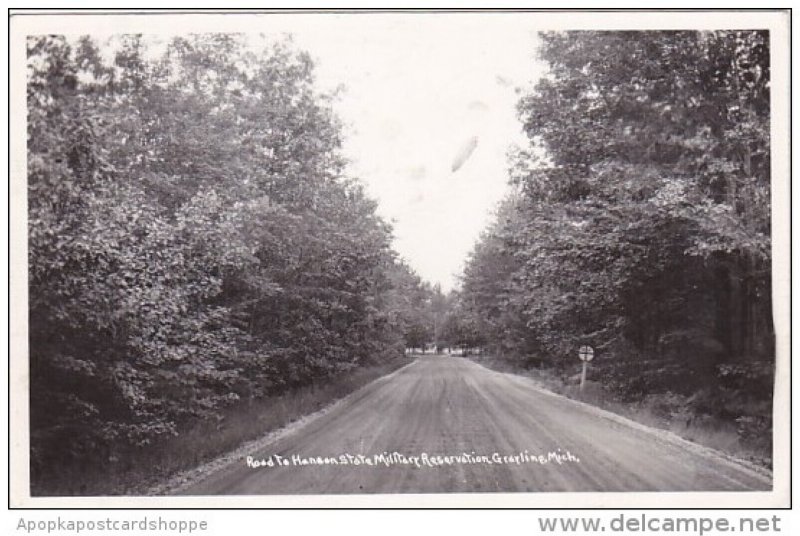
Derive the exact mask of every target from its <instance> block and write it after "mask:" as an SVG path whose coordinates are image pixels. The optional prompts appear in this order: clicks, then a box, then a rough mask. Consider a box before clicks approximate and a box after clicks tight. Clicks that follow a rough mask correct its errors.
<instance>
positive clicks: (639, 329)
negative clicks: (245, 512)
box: [9, 10, 790, 508]
mask: <svg viewBox="0 0 800 536" xmlns="http://www.w3.org/2000/svg"><path fill="white" fill-rule="evenodd" d="M10 22H11V26H10V29H11V38H10V46H11V55H12V57H11V71H10V72H11V77H10V83H11V91H10V99H11V114H12V125H11V126H12V129H11V133H10V135H9V139H10V143H11V149H12V158H11V178H10V210H11V243H10V245H11V263H12V270H11V289H12V292H11V297H10V299H11V315H10V318H11V337H10V341H11V351H10V375H9V381H10V387H9V388H10V390H11V399H10V419H11V429H10V448H11V460H10V463H11V468H10V479H11V497H10V500H11V503H12V504H16V505H21V506H26V507H37V506H45V505H52V504H74V505H76V506H89V505H95V506H97V505H99V506H103V505H113V506H120V505H145V506H149V507H159V506H174V505H177V506H192V505H200V506H203V505H206V506H208V505H216V506H223V507H237V506H244V507H257V508H261V507H271V506H275V505H301V506H302V505H306V506H328V505H334V506H337V505H344V506H352V505H355V504H360V505H366V506H374V505H383V506H405V505H414V506H423V507H424V506H426V505H433V506H437V505H438V506H465V507H469V506H476V505H479V506H501V505H511V506H523V507H537V506H553V505H557V506H563V507H570V508H571V507H587V506H599V507H622V506H629V505H637V506H643V507H659V506H675V507H697V506H700V505H702V506H704V507H709V508H716V507H730V506H740V507H741V506H749V507H753V506H759V505H763V506H769V507H781V506H785V505H786V504H788V502H789V455H790V453H789V447H788V446H789V440H790V414H789V396H790V387H789V382H790V373H789V370H790V369H789V364H790V363H789V362H790V355H789V339H790V326H789V239H788V233H789V225H790V208H789V207H790V196H789V186H790V174H789V141H788V139H789V111H788V110H789V105H788V102H789V95H790V88H789V52H790V50H789V22H790V14H789V12H788V11H787V10H784V11H780V10H771V11H770V10H764V11H752V12H747V11H708V12H702V11H697V12H692V11H685V12H666V11H663V12H659V11H649V12H647V11H645V12H625V11H616V12H610V11H597V12H592V11H572V12H570V11H555V10H553V11H547V10H544V11H542V10H539V11H519V10H518V11H504V10H495V11H493V10H472V11H466V10H465V11H448V10H428V11H426V10H418V11H391V10H373V11H334V10H331V11H324V10H319V11H303V10H298V11H288V10H284V11H269V12H267V11H264V12H246V13H245V12H236V11H231V12H205V13H204V12H192V13H179V12H169V11H161V12H159V11H151V12H130V13H121V12H113V11H109V12H72V13H61V14H60V13H58V12H49V13H48V12H43V13H32V12H29V13H25V12H22V13H18V14H16V15H13V16H11V18H10ZM53 501H56V503H54V502H53ZM58 501H72V502H66V503H65V502H58ZM137 501H138V502H137Z"/></svg>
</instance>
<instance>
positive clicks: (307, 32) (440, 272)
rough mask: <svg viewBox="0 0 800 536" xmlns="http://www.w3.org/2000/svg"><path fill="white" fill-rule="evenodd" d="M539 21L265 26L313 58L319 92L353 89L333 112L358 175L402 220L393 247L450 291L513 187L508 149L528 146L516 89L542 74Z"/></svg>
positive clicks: (282, 22)
mask: <svg viewBox="0 0 800 536" xmlns="http://www.w3.org/2000/svg"><path fill="white" fill-rule="evenodd" d="M532 16H534V15H533V14H519V13H517V14H492V15H489V16H487V15H482V16H474V15H470V14H448V15H447V16H442V15H437V14H428V15H424V16H421V15H419V14H410V15H398V14H392V15H383V14H370V15H365V14H362V15H330V14H329V15H325V16H316V17H314V16H303V17H297V16H294V17H292V16H289V17H284V16H271V17H269V18H267V19H265V20H264V24H259V28H260V29H261V30H262V31H264V32H265V33H266V34H267V35H269V34H270V33H289V34H291V35H292V37H293V40H294V42H295V43H296V45H297V46H298V48H301V49H304V50H306V51H308V52H309V53H310V54H311V56H312V57H313V58H314V59H315V64H316V76H317V83H318V87H319V88H320V89H321V90H323V91H329V90H333V89H334V88H336V87H338V86H344V91H343V92H342V93H341V94H340V96H339V97H338V99H337V100H336V101H334V104H333V106H334V109H335V111H336V113H337V115H338V116H339V117H340V118H341V119H342V121H343V122H344V125H345V143H344V152H345V156H346V157H347V158H348V159H349V160H350V162H351V164H350V173H351V174H353V175H354V176H356V177H358V178H360V179H361V180H362V181H363V182H364V183H365V184H366V186H367V190H368V192H369V194H370V196H371V197H373V198H374V199H376V200H377V201H378V203H379V208H378V212H379V214H380V215H381V216H383V217H384V218H385V219H387V220H388V221H391V222H392V224H393V227H394V236H395V242H394V249H395V250H396V251H397V252H398V253H399V254H400V256H401V257H403V258H404V259H405V260H406V261H407V262H408V263H409V264H410V265H411V267H412V268H414V270H415V271H416V272H417V273H418V274H419V275H420V276H421V277H422V278H423V279H425V280H427V281H429V282H430V283H432V284H436V283H438V284H440V285H441V287H442V288H443V289H444V290H445V291H447V290H450V289H452V288H454V287H455V286H457V284H458V275H459V274H460V273H461V271H462V268H463V266H464V261H465V260H466V258H467V256H468V254H469V252H470V250H471V249H472V247H473V245H474V244H475V242H476V241H477V240H478V238H479V236H480V233H481V231H482V230H483V229H485V228H486V226H487V225H488V223H490V221H491V218H492V214H493V211H494V209H495V207H496V205H497V203H498V202H499V201H500V200H501V199H502V197H503V196H504V194H505V193H506V191H507V188H508V186H507V176H508V173H507V168H508V161H507V156H506V155H507V153H508V151H509V149H510V148H511V146H512V145H515V144H516V145H525V144H526V139H525V136H524V134H523V133H522V128H521V123H520V122H519V120H518V118H517V114H516V103H517V100H518V99H519V93H518V91H520V90H522V91H524V90H525V89H526V88H529V87H531V86H532V84H533V83H534V82H535V80H536V79H537V78H538V77H539V75H540V73H541V72H542V70H543V68H542V66H541V65H540V64H538V62H537V61H536V52H535V47H536V30H535V29H532V26H535V24H532V21H531V20H530V18H531V17H532ZM473 147H474V149H473V150H472V151H471V153H470V149H471V148H473ZM458 157H461V159H462V160H464V162H463V164H462V165H461V166H460V167H459V168H458V169H457V170H456V171H453V167H454V162H455V161H456V160H457V159H458Z"/></svg>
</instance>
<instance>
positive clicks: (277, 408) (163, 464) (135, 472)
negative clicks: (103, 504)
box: [32, 356, 414, 496]
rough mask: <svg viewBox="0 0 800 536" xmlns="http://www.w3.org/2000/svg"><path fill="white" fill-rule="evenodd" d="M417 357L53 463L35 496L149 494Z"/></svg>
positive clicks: (361, 369) (405, 358) (355, 373)
mask: <svg viewBox="0 0 800 536" xmlns="http://www.w3.org/2000/svg"><path fill="white" fill-rule="evenodd" d="M413 359H414V358H413V357H412V356H407V357H400V358H397V359H394V360H391V361H388V362H386V363H380V364H376V365H368V366H364V367H361V368H358V369H355V370H353V371H350V372H347V373H342V374H340V375H337V376H334V377H332V378H330V379H328V380H327V381H326V382H325V383H319V384H314V385H309V386H306V387H301V388H299V389H296V390H294V391H291V392H288V393H285V394H283V395H281V396H275V397H269V398H265V399H262V400H255V401H251V402H242V403H239V404H236V405H233V406H231V407H229V408H226V409H225V410H224V411H223V414H222V419H220V420H219V421H216V420H214V421H201V422H198V423H196V424H195V426H193V427H192V428H191V429H188V430H185V431H183V432H182V433H181V434H180V435H178V436H175V437H171V438H168V439H166V440H164V441H161V442H159V443H156V444H153V445H151V446H149V447H144V448H130V449H126V450H125V451H124V452H119V453H117V454H116V455H115V456H114V457H113V458H111V459H108V460H96V459H95V460H94V461H93V463H92V464H91V465H84V466H82V467H60V468H59V467H54V468H53V469H52V472H51V474H49V475H46V478H42V479H41V480H42V482H41V484H40V485H39V486H36V487H34V483H32V495H34V496H37V495H38V496H72V495H100V496H106V495H146V494H148V492H149V491H150V490H152V489H156V488H158V487H159V485H162V484H163V483H165V482H167V481H168V480H170V477H172V476H173V475H176V474H178V473H181V472H183V471H187V470H190V469H193V468H196V467H198V466H200V465H202V464H203V463H206V462H208V461H211V460H213V459H215V458H217V457H219V456H221V455H224V454H226V453H228V452H230V451H233V450H234V449H236V448H237V447H239V446H241V445H242V444H244V443H246V442H248V441H252V440H255V439H258V438H261V437H263V436H265V435H267V434H269V433H270V432H274V431H277V430H279V429H281V428H283V427H285V426H288V425H290V424H292V423H294V422H296V421H298V420H300V419H302V418H303V417H305V416H307V415H310V414H312V413H315V412H317V411H319V410H321V409H322V408H324V407H326V406H329V405H331V404H333V403H334V402H336V401H337V400H339V399H341V398H344V397H345V396H347V395H349V394H350V393H353V392H355V391H357V390H358V389H360V388H361V387H364V386H365V385H367V384H369V383H371V382H372V381H374V380H377V379H378V378H381V377H383V376H386V375H387V374H390V373H392V372H394V371H395V370H397V369H399V368H401V367H403V366H405V365H408V364H409V363H411V362H412V361H413Z"/></svg>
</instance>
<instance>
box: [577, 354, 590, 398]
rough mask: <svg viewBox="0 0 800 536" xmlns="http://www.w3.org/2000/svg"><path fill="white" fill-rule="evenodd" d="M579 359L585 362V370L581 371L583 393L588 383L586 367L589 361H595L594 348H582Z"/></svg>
mask: <svg viewBox="0 0 800 536" xmlns="http://www.w3.org/2000/svg"><path fill="white" fill-rule="evenodd" d="M578 358H579V359H580V360H581V361H582V362H583V368H582V369H581V391H583V386H584V384H585V383H586V367H587V365H588V363H589V361H591V360H592V359H594V348H592V347H591V346H581V347H580V348H579V349H578Z"/></svg>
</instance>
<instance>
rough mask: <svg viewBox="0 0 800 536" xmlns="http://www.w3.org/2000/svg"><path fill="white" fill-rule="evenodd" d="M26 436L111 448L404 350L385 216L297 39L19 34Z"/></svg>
mask: <svg viewBox="0 0 800 536" xmlns="http://www.w3.org/2000/svg"><path fill="white" fill-rule="evenodd" d="M27 69H28V74H27V78H28V80H27V81H28V85H27V105H28V110H27V111H28V140H27V141H28V156H27V158H28V216H29V259H28V260H29V300H30V301H29V311H30V316H29V339H30V348H29V351H30V353H29V356H30V440H31V467H32V479H33V482H34V486H36V483H37V479H38V478H40V477H41V475H42V474H43V473H42V471H44V470H45V469H46V468H47V467H52V466H53V465H55V464H74V463H77V462H78V461H79V460H82V459H84V460H85V459H89V460H92V459H94V460H103V459H105V458H106V457H111V456H114V451H115V448H116V447H118V446H124V447H127V446H128V445H147V444H151V443H152V442H153V441H155V440H158V439H159V438H163V437H165V436H169V435H172V434H177V433H179V432H180V430H181V427H186V426H190V425H191V423H192V422H194V421H196V420H197V419H210V418H214V417H215V415H217V412H218V410H220V408H223V407H225V406H226V405H229V404H234V403H237V401H244V400H251V399H257V398H260V397H265V396H269V395H275V394H276V393H281V392H283V391H285V390H288V389H292V388H295V387H297V386H302V385H306V384H309V383H311V382H315V381H317V380H324V378H327V377H329V376H331V375H333V374H338V373H342V372H345V371H348V370H350V369H353V368H354V367H358V366H360V365H363V364H368V363H371V362H375V361H380V360H385V359H389V358H394V357H398V356H401V355H402V353H403V350H404V347H405V336H406V333H407V332H408V331H409V329H410V328H409V322H410V321H411V320H413V319H414V318H415V314H414V312H413V311H412V310H411V309H413V307H414V303H413V301H409V300H408V299H407V298H408V296H411V295H413V294H414V293H415V292H417V291H418V290H419V288H420V285H422V283H421V281H420V280H419V278H418V277H416V275H414V274H413V272H412V271H411V270H410V269H409V268H408V267H407V266H406V265H404V264H403V263H401V262H399V261H397V260H396V255H395V254H394V252H393V251H392V250H391V249H390V240H391V229H390V227H389V226H388V225H387V224H386V223H385V222H384V221H382V220H381V219H380V218H379V217H378V216H377V215H376V212H375V208H376V205H375V202H374V201H372V200H371V199H369V198H368V197H367V196H366V195H365V193H364V190H363V189H362V187H361V185H360V184H359V183H358V182H357V181H355V180H353V179H349V178H347V176H346V170H345V161H344V159H343V158H342V156H341V155H340V133H341V129H340V126H339V123H338V122H337V119H336V117H335V116H334V115H333V113H332V111H331V105H330V99H329V97H327V96H325V95H322V94H320V93H319V92H318V91H317V90H316V89H315V87H314V80H313V66H312V62H311V60H310V58H309V57H308V56H307V55H306V54H304V53H302V52H298V51H297V50H295V49H294V48H293V47H292V45H291V44H290V43H287V42H284V41H280V42H267V41H266V40H262V41H253V40H249V41H248V40H246V39H245V38H244V37H242V36H237V35H224V34H214V35H193V36H187V37H179V38H175V39H172V40H170V41H168V42H158V41H155V40H146V39H144V38H143V37H142V36H138V35H127V36H119V37H116V38H114V39H112V40H111V41H110V42H109V43H103V44H102V46H98V44H97V43H95V42H94V41H93V40H92V39H90V38H88V37H84V38H81V39H80V40H67V39H65V38H64V37H61V36H40V37H32V38H30V39H29V41H28V65H27Z"/></svg>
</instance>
